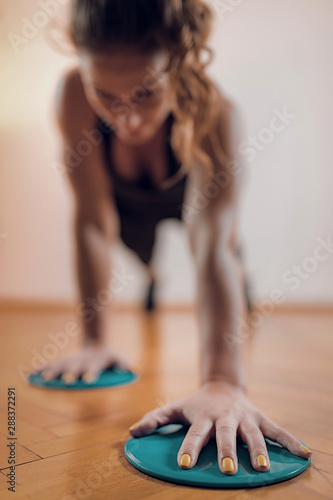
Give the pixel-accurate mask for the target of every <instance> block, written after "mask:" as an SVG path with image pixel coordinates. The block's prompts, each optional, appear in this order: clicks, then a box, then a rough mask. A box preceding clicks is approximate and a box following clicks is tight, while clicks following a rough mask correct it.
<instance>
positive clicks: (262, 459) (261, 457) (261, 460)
mask: <svg viewBox="0 0 333 500" xmlns="http://www.w3.org/2000/svg"><path fill="white" fill-rule="evenodd" d="M257 464H258V465H259V467H267V465H268V462H267V458H266V457H265V456H264V455H258V456H257Z"/></svg>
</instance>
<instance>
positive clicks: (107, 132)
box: [98, 113, 182, 191]
mask: <svg viewBox="0 0 333 500" xmlns="http://www.w3.org/2000/svg"><path fill="white" fill-rule="evenodd" d="M168 120H169V123H170V126H169V132H168V155H169V158H168V159H169V161H168V165H169V175H168V180H169V179H171V178H172V177H174V176H175V175H176V174H177V173H178V172H179V170H181V168H182V165H181V164H180V163H179V162H178V161H177V159H176V157H175V155H174V153H173V150H172V147H171V144H170V134H171V126H172V123H173V120H174V117H173V114H172V113H170V115H169V118H168ZM98 130H99V131H100V132H101V133H102V136H103V143H104V148H105V149H104V151H105V160H106V166H107V169H108V172H109V174H110V175H111V177H112V178H116V180H117V181H118V182H121V183H122V184H128V185H129V186H132V187H136V188H137V189H140V190H143V191H156V190H157V191H158V190H159V188H156V186H154V185H153V183H152V182H151V178H150V176H149V174H147V173H144V174H143V175H142V177H141V178H140V180H139V182H138V181H136V182H135V183H133V182H131V181H127V180H125V179H123V178H122V177H121V176H119V174H118V173H117V172H116V170H115V168H114V166H113V164H112V161H111V157H110V140H111V134H113V130H112V128H111V127H110V126H109V125H108V124H107V123H106V122H105V121H104V120H102V119H100V120H99V122H98Z"/></svg>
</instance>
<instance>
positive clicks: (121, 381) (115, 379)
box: [27, 368, 139, 390]
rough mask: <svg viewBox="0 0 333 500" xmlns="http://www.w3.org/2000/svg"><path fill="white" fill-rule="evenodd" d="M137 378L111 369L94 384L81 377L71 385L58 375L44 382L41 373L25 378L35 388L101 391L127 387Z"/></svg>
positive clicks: (125, 372)
mask: <svg viewBox="0 0 333 500" xmlns="http://www.w3.org/2000/svg"><path fill="white" fill-rule="evenodd" d="M138 378H139V376H138V375H137V374H136V373H134V372H132V371H130V370H123V369H120V368H112V369H107V370H104V371H103V372H102V373H101V374H100V376H99V377H98V378H97V380H96V381H95V382H92V383H88V382H85V381H84V380H82V379H81V377H80V378H79V379H78V380H76V381H75V382H72V383H67V382H64V381H63V380H62V378H61V375H59V376H58V377H57V378H55V379H53V380H45V379H44V377H43V376H42V372H41V371H39V372H36V373H31V374H30V375H28V377H27V381H28V382H29V383H30V384H31V385H34V386H37V387H45V388H46V389H66V390H67V389H101V388H103V387H117V386H119V385H127V384H130V383H132V382H135V381H136V380H137V379H138Z"/></svg>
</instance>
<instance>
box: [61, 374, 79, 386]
mask: <svg viewBox="0 0 333 500" xmlns="http://www.w3.org/2000/svg"><path fill="white" fill-rule="evenodd" d="M61 378H62V380H63V381H64V382H67V384H71V383H72V382H74V381H75V380H76V377H75V375H74V373H64V374H63V375H62V377H61Z"/></svg>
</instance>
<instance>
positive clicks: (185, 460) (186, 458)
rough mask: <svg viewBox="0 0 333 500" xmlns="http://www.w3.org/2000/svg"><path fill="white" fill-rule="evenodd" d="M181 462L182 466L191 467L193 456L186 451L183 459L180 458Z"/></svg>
mask: <svg viewBox="0 0 333 500" xmlns="http://www.w3.org/2000/svg"><path fill="white" fill-rule="evenodd" d="M179 463H180V466H181V467H190V465H191V456H190V455H189V454H188V453H184V454H183V455H182V456H181V459H180V462H179Z"/></svg>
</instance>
